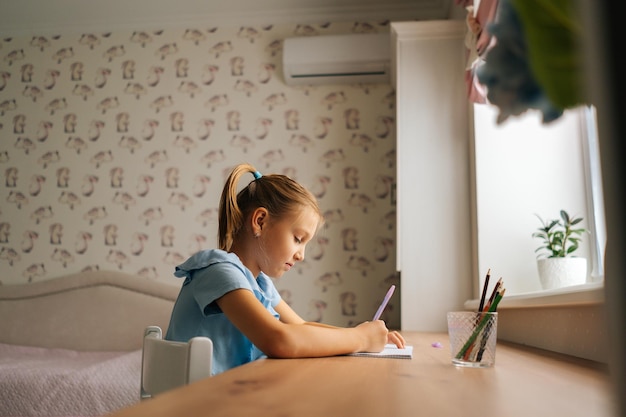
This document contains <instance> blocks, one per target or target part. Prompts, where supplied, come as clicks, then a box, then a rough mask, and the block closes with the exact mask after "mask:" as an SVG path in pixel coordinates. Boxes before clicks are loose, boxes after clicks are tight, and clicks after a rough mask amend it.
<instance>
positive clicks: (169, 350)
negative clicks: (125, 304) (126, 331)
mask: <svg viewBox="0 0 626 417" xmlns="http://www.w3.org/2000/svg"><path fill="white" fill-rule="evenodd" d="M212 361H213V342H212V341H211V339H209V338H208V337H194V338H192V339H190V340H189V341H188V342H174V341H171V340H164V339H163V332H162V330H161V328H160V327H158V326H148V327H146V329H145V331H144V336H143V354H142V359H141V392H140V396H141V399H142V400H143V399H146V398H151V397H152V396H154V395H157V394H160V393H162V392H164V391H167V390H170V389H173V388H176V387H179V386H181V385H186V384H189V383H191V382H194V381H197V380H199V379H202V378H206V377H209V376H211V363H212Z"/></svg>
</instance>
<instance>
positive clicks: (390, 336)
mask: <svg viewBox="0 0 626 417" xmlns="http://www.w3.org/2000/svg"><path fill="white" fill-rule="evenodd" d="M387 343H393V344H394V345H396V346H397V347H398V348H400V349H404V347H405V346H406V341H405V340H404V337H402V335H401V334H400V332H397V331H395V330H393V331H390V332H389V333H387Z"/></svg>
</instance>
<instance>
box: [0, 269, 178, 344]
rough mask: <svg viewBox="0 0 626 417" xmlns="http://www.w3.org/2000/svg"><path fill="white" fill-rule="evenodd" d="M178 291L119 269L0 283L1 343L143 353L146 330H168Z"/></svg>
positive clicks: (173, 286) (176, 288)
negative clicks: (147, 327)
mask: <svg viewBox="0 0 626 417" xmlns="http://www.w3.org/2000/svg"><path fill="white" fill-rule="evenodd" d="M178 292H179V287H177V286H175V285H168V284H165V283H162V282H158V281H154V280H152V279H148V278H144V277H141V276H138V275H131V274H126V273H123V272H115V271H88V272H80V273H76V274H72V275H66V276H62V277H59V278H55V279H51V280H48V281H41V282H37V283H33V284H20V285H0V343H7V344H14V345H24V346H39V347H45V348H64V349H73V350H81V351H95V350H97V351H129V350H135V349H140V348H141V345H142V342H143V330H144V328H145V327H146V326H149V325H157V326H160V327H161V328H162V329H163V331H164V332H165V331H166V329H167V326H168V323H169V319H170V314H171V312H172V307H173V306H174V302H175V300H176V297H177V296H178Z"/></svg>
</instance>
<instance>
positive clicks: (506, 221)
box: [474, 104, 606, 299]
mask: <svg viewBox="0 0 626 417" xmlns="http://www.w3.org/2000/svg"><path fill="white" fill-rule="evenodd" d="M496 117H497V109H496V108H495V107H493V106H486V105H479V104H477V105H474V144H475V149H474V151H475V169H476V171H475V174H476V210H477V212H476V219H477V228H476V229H477V231H478V236H477V243H478V250H477V252H478V268H479V274H481V275H482V276H480V277H479V278H480V280H481V282H480V286H482V280H483V279H484V275H485V274H486V272H487V270H488V269H491V271H492V276H496V277H502V278H503V280H504V282H505V284H506V285H505V287H506V288H507V295H508V297H507V298H509V299H510V296H511V295H515V296H518V295H522V296H523V297H522V298H528V297H530V298H532V297H533V296H535V295H539V294H542V293H543V292H544V291H543V290H542V288H541V285H540V282H539V278H538V274H537V268H536V253H535V249H536V248H537V247H539V244H540V241H539V240H537V239H535V238H532V233H533V232H534V231H536V229H537V228H538V227H539V226H540V225H541V223H540V222H539V219H538V218H537V217H536V215H539V216H541V217H542V218H543V219H548V218H550V219H551V218H558V217H559V211H560V210H561V209H565V210H566V211H568V212H569V213H570V214H571V215H577V216H582V217H583V218H584V221H583V225H584V226H585V227H586V228H587V229H588V230H589V231H590V233H589V234H587V235H585V236H586V237H585V239H584V241H583V243H582V245H581V247H580V249H579V251H578V252H577V256H584V257H586V258H587V259H588V265H589V277H588V284H586V287H589V288H590V289H594V288H597V287H600V288H601V287H602V279H603V270H604V268H603V256H604V247H605V243H606V232H605V226H604V207H603V196H602V184H601V178H600V160H599V150H598V140H597V135H596V125H595V111H594V109H593V108H589V107H581V108H578V109H573V110H568V111H566V112H565V114H564V115H563V116H562V117H561V118H560V119H557V120H556V121H554V122H552V123H550V124H546V125H544V124H542V123H541V118H540V114H539V112H532V111H529V112H526V113H524V114H523V115H521V116H514V117H510V118H508V119H507V120H506V121H505V122H504V123H502V124H501V125H497V124H496V122H495V120H496ZM580 290H581V288H565V289H563V290H560V291H559V292H561V293H562V292H574V291H580ZM552 291H553V290H552ZM543 295H545V294H543ZM596 295H597V294H596ZM518 298H519V297H518Z"/></svg>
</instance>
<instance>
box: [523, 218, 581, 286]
mask: <svg viewBox="0 0 626 417" xmlns="http://www.w3.org/2000/svg"><path fill="white" fill-rule="evenodd" d="M560 214H561V218H560V219H555V220H547V221H544V220H543V219H542V218H541V217H540V216H539V215H536V216H537V217H538V218H539V221H540V222H541V224H542V226H541V227H540V228H539V229H537V230H538V231H536V232H535V233H533V235H532V236H533V237H534V238H537V239H541V241H542V245H541V246H539V247H538V248H537V249H536V250H535V253H537V269H538V271H539V280H540V281H541V286H542V287H543V289H552V288H560V287H564V286H568V285H578V284H584V283H585V282H586V281H587V259H586V258H579V257H576V256H575V255H574V254H575V252H576V251H577V250H578V246H579V244H580V242H581V240H582V235H583V234H584V233H586V232H587V230H586V229H585V228H582V227H578V228H576V227H575V226H576V225H577V224H579V223H580V222H582V221H583V219H582V217H570V215H569V214H568V213H567V212H566V211H565V210H561V213H560Z"/></svg>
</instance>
